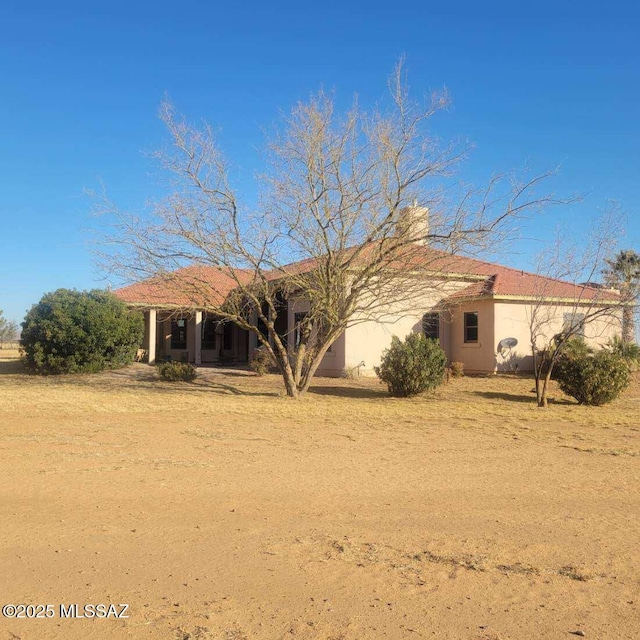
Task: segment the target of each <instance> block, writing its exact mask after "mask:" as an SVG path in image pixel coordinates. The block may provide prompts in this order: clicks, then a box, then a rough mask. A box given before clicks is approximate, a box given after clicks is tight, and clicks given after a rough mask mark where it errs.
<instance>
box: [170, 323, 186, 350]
mask: <svg viewBox="0 0 640 640" xmlns="http://www.w3.org/2000/svg"><path fill="white" fill-rule="evenodd" d="M171 348H172V349H186V348H187V321H186V319H185V318H178V319H176V320H172V321H171Z"/></svg>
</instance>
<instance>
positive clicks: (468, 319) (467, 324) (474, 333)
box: [464, 311, 478, 342]
mask: <svg viewBox="0 0 640 640" xmlns="http://www.w3.org/2000/svg"><path fill="white" fill-rule="evenodd" d="M464 341H465V342H478V312H477V311H468V312H467V313H465V314H464Z"/></svg>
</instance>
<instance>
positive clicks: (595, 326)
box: [494, 301, 622, 371]
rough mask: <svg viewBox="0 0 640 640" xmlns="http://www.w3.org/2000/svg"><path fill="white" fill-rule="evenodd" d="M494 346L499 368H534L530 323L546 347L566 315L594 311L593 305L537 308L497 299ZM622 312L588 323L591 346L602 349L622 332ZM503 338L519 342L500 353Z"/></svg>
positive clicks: (587, 334)
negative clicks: (535, 326)
mask: <svg viewBox="0 0 640 640" xmlns="http://www.w3.org/2000/svg"><path fill="white" fill-rule="evenodd" d="M494 304H495V349H496V365H497V370H498V371H509V370H513V368H514V366H515V365H516V364H517V365H518V369H519V370H520V371H531V370H532V369H533V356H532V354H531V324H532V322H533V323H535V324H536V325H537V327H538V329H539V333H540V335H539V338H538V341H537V346H538V347H543V346H544V344H545V343H546V342H548V341H549V340H550V339H551V338H552V337H553V336H554V335H555V334H557V333H559V332H560V331H562V329H563V326H564V319H565V314H573V313H585V314H587V315H589V314H592V313H593V309H592V308H591V307H588V306H585V307H582V308H581V307H580V306H579V305H578V306H575V305H569V304H567V305H561V304H556V303H554V304H549V305H545V306H543V307H539V306H538V308H536V307H534V305H532V304H529V303H524V302H517V301H513V302H511V301H500V302H498V301H496V302H495V303H494ZM621 318H622V311H615V312H613V313H611V314H607V315H605V316H603V317H601V318H596V319H594V320H592V321H591V322H588V323H587V325H586V326H585V330H584V337H585V340H586V342H587V344H589V345H590V346H592V347H595V348H601V347H603V346H605V345H606V344H607V342H608V341H609V340H610V339H611V338H613V337H614V336H619V335H620V333H621V326H622V325H621V322H622V320H621ZM503 338H516V339H517V340H518V344H517V346H516V347H513V348H512V349H510V350H508V349H507V350H503V352H502V353H501V354H500V353H498V344H499V342H500V340H502V339H503Z"/></svg>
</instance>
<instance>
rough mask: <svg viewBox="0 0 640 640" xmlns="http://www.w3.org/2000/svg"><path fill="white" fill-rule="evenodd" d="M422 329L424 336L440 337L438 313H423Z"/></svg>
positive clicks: (434, 338)
mask: <svg viewBox="0 0 640 640" xmlns="http://www.w3.org/2000/svg"><path fill="white" fill-rule="evenodd" d="M422 331H423V333H424V335H425V337H426V338H431V339H432V340H439V339H440V314H439V313H437V312H436V313H425V314H424V315H423V316H422Z"/></svg>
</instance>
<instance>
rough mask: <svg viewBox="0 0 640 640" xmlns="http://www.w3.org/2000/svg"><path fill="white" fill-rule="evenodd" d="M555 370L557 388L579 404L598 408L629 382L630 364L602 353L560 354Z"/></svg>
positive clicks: (612, 355)
mask: <svg viewBox="0 0 640 640" xmlns="http://www.w3.org/2000/svg"><path fill="white" fill-rule="evenodd" d="M556 368H557V372H556V373H557V379H558V385H559V386H560V388H561V389H562V391H564V393H566V394H567V395H569V396H572V397H573V398H575V399H576V400H577V401H578V403H579V404H587V405H595V406H599V405H602V404H606V403H608V402H611V401H612V400H615V399H616V398H617V397H618V396H619V395H620V394H621V393H622V391H624V390H625V389H626V388H627V387H628V386H629V383H630V381H631V376H630V371H629V363H628V362H627V361H626V360H625V359H624V358H622V357H621V356H619V355H617V354H615V353H611V352H610V351H607V350H604V349H603V350H602V351H598V352H596V353H588V352H586V353H573V354H563V355H562V356H561V357H560V359H559V360H558V365H557V367H556Z"/></svg>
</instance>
